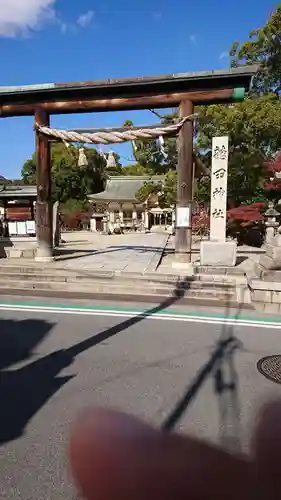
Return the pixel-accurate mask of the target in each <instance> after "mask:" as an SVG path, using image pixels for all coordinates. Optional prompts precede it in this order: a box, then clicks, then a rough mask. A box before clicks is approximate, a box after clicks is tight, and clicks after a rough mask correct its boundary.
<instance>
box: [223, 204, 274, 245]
mask: <svg viewBox="0 0 281 500" xmlns="http://www.w3.org/2000/svg"><path fill="white" fill-rule="evenodd" d="M265 209H266V204H265V203H252V205H240V206H239V207H236V208H231V209H230V210H228V212H227V216H228V229H227V233H228V235H229V236H232V237H236V238H237V242H238V244H240V245H241V244H246V245H252V246H261V245H262V243H263V239H264V232H265V226H264V223H263V221H264V216H263V214H262V213H263V212H264V211H265Z"/></svg>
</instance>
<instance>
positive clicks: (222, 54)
mask: <svg viewBox="0 0 281 500" xmlns="http://www.w3.org/2000/svg"><path fill="white" fill-rule="evenodd" d="M228 55H229V54H228V52H222V53H221V54H220V60H222V59H226V58H227V57H228Z"/></svg>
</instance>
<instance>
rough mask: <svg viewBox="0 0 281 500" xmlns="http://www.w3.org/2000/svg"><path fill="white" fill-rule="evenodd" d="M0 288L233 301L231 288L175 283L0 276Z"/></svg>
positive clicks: (233, 295) (233, 296)
mask: <svg viewBox="0 0 281 500" xmlns="http://www.w3.org/2000/svg"><path fill="white" fill-rule="evenodd" d="M0 289H1V290H2V291H3V290H7V292H8V290H13V292H14V291H15V290H17V291H19V292H20V291H22V292H24V291H25V292H27V291H28V290H30V291H31V290H32V291H34V290H36V291H38V292H40V291H41V292H43V291H53V292H60V293H61V294H63V293H64V292H66V293H69V292H71V293H78V294H79V295H80V294H85V295H89V294H90V295H93V296H94V295H95V294H99V295H100V294H104V295H120V296H123V295H124V296H125V295H130V296H131V297H132V296H137V297H140V296H143V297H150V296H158V297H173V296H174V297H186V298H200V299H211V300H219V301H221V300H223V301H231V302H235V290H229V289H224V288H218V287H213V288H211V287H208V286H204V287H203V288H202V286H201V287H194V286H191V287H190V288H180V289H175V287H171V286H170V287H169V286H163V285H159V286H147V284H143V286H136V284H134V283H132V284H131V285H129V284H124V283H123V284H121V283H118V282H113V283H105V282H99V281H95V282H89V283H85V282H83V283H79V284H78V283H77V282H76V283H75V282H68V281H66V282H61V281H60V282H58V281H36V280H24V279H22V280H9V281H7V280H5V281H2V280H0Z"/></svg>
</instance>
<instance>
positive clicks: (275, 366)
mask: <svg viewBox="0 0 281 500" xmlns="http://www.w3.org/2000/svg"><path fill="white" fill-rule="evenodd" d="M257 368H258V370H259V372H260V373H261V374H262V375H264V376H265V377H266V378H268V379H269V380H271V381H272V382H276V383H277V384H281V354H279V355H275V356H266V358H262V359H260V360H259V361H258V364H257Z"/></svg>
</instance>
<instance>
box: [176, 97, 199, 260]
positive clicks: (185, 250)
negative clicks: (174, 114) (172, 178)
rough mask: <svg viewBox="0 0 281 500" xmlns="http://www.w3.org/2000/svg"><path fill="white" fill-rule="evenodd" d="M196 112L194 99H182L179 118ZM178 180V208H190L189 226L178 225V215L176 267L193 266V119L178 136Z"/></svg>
mask: <svg viewBox="0 0 281 500" xmlns="http://www.w3.org/2000/svg"><path fill="white" fill-rule="evenodd" d="M193 113H194V105H193V102H192V101H189V100H185V101H181V103H180V105H179V118H183V117H185V116H188V115H192V114H193ZM177 172H178V180H177V209H178V208H183V207H185V208H189V209H190V215H189V224H188V227H178V226H177V217H176V226H177V227H176V238H175V252H176V262H175V267H184V266H187V267H189V266H191V246H192V223H191V203H192V195H193V187H192V186H193V121H192V120H188V121H186V122H185V124H184V125H183V127H182V128H181V130H180V133H179V137H178V166H177Z"/></svg>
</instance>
